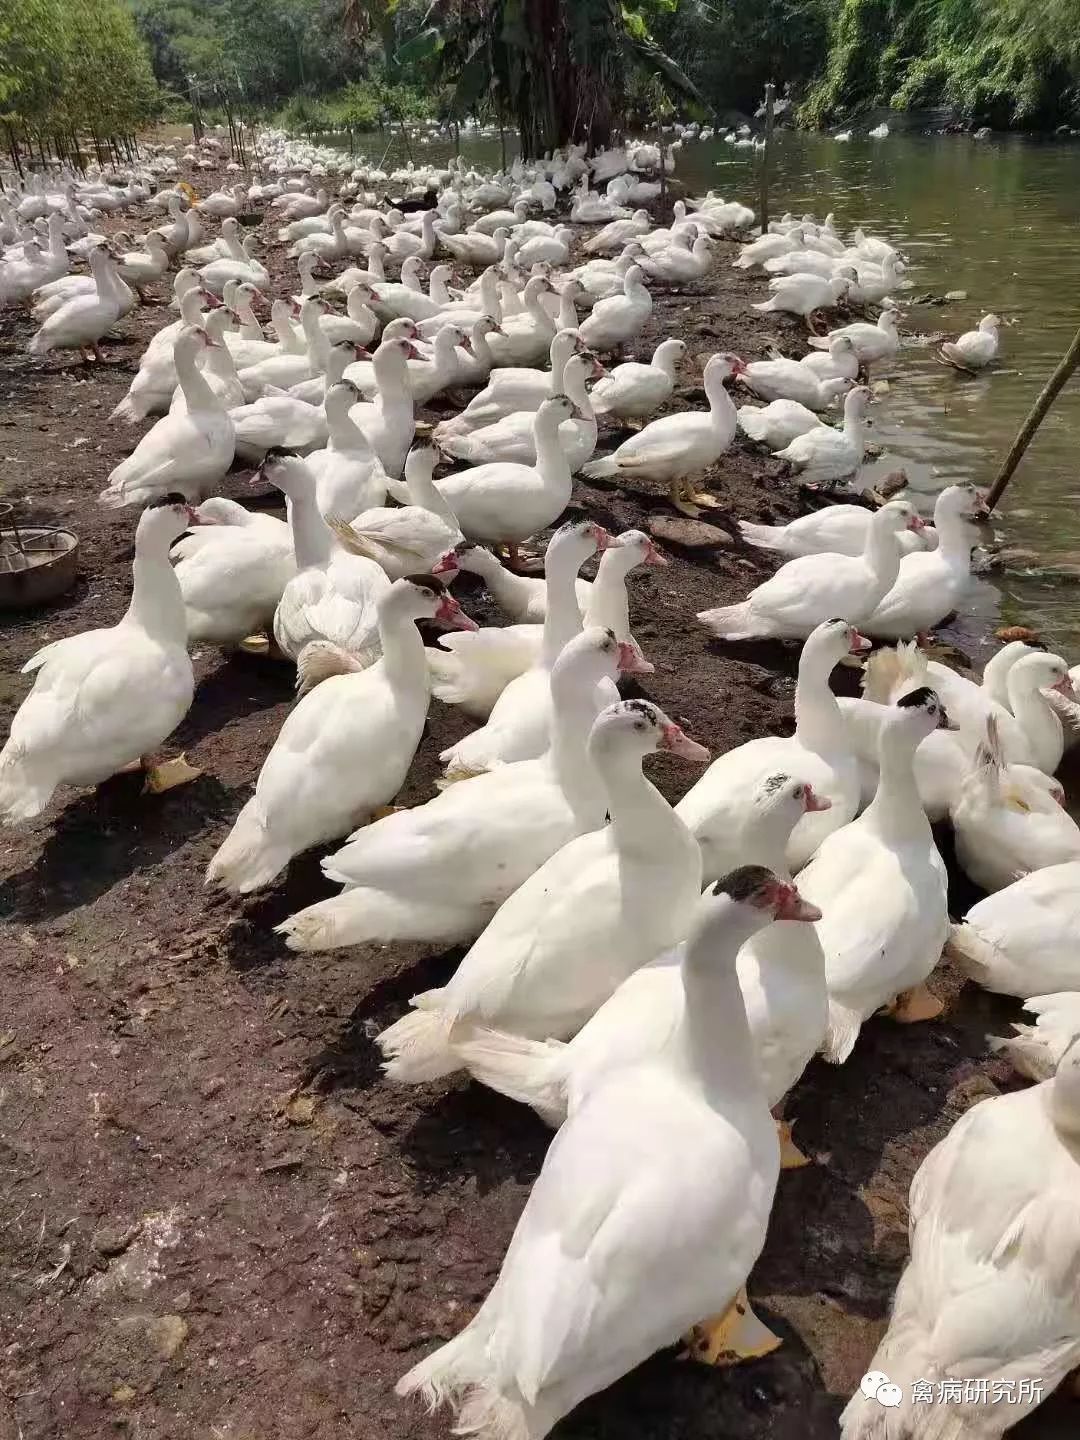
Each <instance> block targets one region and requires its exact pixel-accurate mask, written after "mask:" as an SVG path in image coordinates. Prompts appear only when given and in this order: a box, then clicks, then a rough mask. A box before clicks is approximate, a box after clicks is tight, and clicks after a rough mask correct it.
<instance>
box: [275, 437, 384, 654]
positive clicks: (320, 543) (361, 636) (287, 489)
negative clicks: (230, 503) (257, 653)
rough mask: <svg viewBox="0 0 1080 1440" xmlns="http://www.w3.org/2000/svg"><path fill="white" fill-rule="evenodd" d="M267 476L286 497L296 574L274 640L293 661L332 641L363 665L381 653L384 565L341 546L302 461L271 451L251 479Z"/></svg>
mask: <svg viewBox="0 0 1080 1440" xmlns="http://www.w3.org/2000/svg"><path fill="white" fill-rule="evenodd" d="M264 479H265V480H266V481H268V482H269V483H270V484H271V485H274V486H276V487H277V488H278V489H279V490H281V491H283V492H284V494H285V495H286V497H287V498H288V505H289V524H290V526H291V529H292V541H293V553H294V558H295V562H296V575H295V577H294V578H293V579H292V580H290V581H289V583H288V584H287V585H286V587H285V589H284V590H283V591H282V594H281V599H280V600H279V602H278V606H277V609H276V611H275V612H274V627H273V628H274V639H275V640H276V641H277V644H278V648H279V649H280V650H281V651H282V653H283V654H285V655H287V656H288V657H289V659H291V660H298V659H299V656H300V652H301V651H302V650H303V649H304V647H305V646H306V645H308V644H310V643H311V642H312V641H313V640H328V641H330V642H331V643H332V644H333V645H335V646H337V647H338V648H340V649H343V650H347V651H348V652H349V653H350V654H352V655H354V656H356V657H357V658H359V659H360V660H361V661H362V662H363V663H364V664H370V663H371V661H372V660H374V659H375V657H376V656H377V655H378V653H379V642H378V635H379V630H378V613H377V609H376V607H377V603H378V601H379V599H380V598H381V597H382V596H383V595H384V594H385V592H386V591H387V590H388V589H389V588H390V581H389V580H388V579H387V576H386V572H385V571H384V570H383V568H382V566H381V565H377V564H376V563H375V561H374V560H366V559H364V558H362V557H361V556H358V555H349V554H347V553H346V552H345V551H344V550H342V549H341V547H340V546H338V545H337V544H336V542H335V540H334V535H333V532H332V531H331V530H330V528H329V526H328V525H327V523H326V521H325V520H324V519H323V517H322V515H321V514H320V513H319V509H318V503H317V499H316V496H317V488H316V482H315V477H314V476H313V475H312V474H311V472H310V470H308V468H307V466H306V464H305V463H304V461H303V460H302V459H301V458H300V457H299V456H297V455H292V454H289V453H288V452H279V451H271V452H270V453H269V454H268V455H267V456H266V459H265V460H264V461H263V463H262V466H261V467H260V469H259V470H258V471H256V473H255V476H254V477H253V481H252V483H255V482H260V483H261V482H262V480H264Z"/></svg>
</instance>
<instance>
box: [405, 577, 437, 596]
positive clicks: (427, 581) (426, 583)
mask: <svg viewBox="0 0 1080 1440" xmlns="http://www.w3.org/2000/svg"><path fill="white" fill-rule="evenodd" d="M402 578H403V579H405V580H408V582H409V584H410V585H418V586H419V587H420V589H421V590H430V592H431V593H432V595H445V594H446V586H445V585H444V584H443V582H442V581H441V580H440V579H439V577H438V576H437V575H405V576H403V577H402Z"/></svg>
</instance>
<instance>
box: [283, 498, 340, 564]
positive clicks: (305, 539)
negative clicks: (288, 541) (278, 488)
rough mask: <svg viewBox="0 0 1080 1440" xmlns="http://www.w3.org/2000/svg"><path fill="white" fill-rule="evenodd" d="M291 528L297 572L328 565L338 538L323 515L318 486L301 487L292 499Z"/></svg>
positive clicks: (289, 508)
mask: <svg viewBox="0 0 1080 1440" xmlns="http://www.w3.org/2000/svg"><path fill="white" fill-rule="evenodd" d="M288 511H289V526H290V529H291V530H292V542H293V554H294V556H295V557H296V568H297V570H310V569H312V568H313V567H319V568H321V567H322V566H324V565H326V564H327V562H328V561H329V559H330V554H331V551H332V550H333V543H334V536H333V532H332V531H331V529H330V527H329V525H327V523H326V521H325V520H324V519H323V517H322V515H321V514H320V513H319V506H318V502H317V501H316V498H315V486H314V485H298V486H297V487H296V491H295V493H290V494H289V496H288Z"/></svg>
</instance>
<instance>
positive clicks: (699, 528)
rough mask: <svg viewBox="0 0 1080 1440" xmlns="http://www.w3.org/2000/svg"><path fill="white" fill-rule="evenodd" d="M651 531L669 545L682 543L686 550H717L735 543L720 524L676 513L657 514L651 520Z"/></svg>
mask: <svg viewBox="0 0 1080 1440" xmlns="http://www.w3.org/2000/svg"><path fill="white" fill-rule="evenodd" d="M649 533H650V534H651V535H655V536H656V538H657V540H663V541H664V542H665V544H668V545H681V546H682V547H683V549H685V550H715V549H719V547H720V546H722V545H731V544H732V543H733V541H732V538H731V536H730V535H729V534H728V532H727V531H726V530H721V529H720V527H719V525H706V524H705V523H704V522H703V521H701V520H683V519H681V518H679V517H676V516H674V515H655V516H653V518H652V519H651V520H650V521H649Z"/></svg>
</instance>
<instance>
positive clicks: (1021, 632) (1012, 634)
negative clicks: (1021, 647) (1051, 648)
mask: <svg viewBox="0 0 1080 1440" xmlns="http://www.w3.org/2000/svg"><path fill="white" fill-rule="evenodd" d="M994 638H995V639H997V640H1003V641H1004V642H1005V644H1006V645H1007V644H1008V643H1009V641H1010V640H1026V641H1027V642H1028V643H1029V644H1030V642H1031V641H1032V640H1038V638H1039V632H1038V630H1032V629H1031V628H1030V626H1028V625H1006V626H1004V627H1003V628H1002V629H1001V630H995V631H994Z"/></svg>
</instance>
